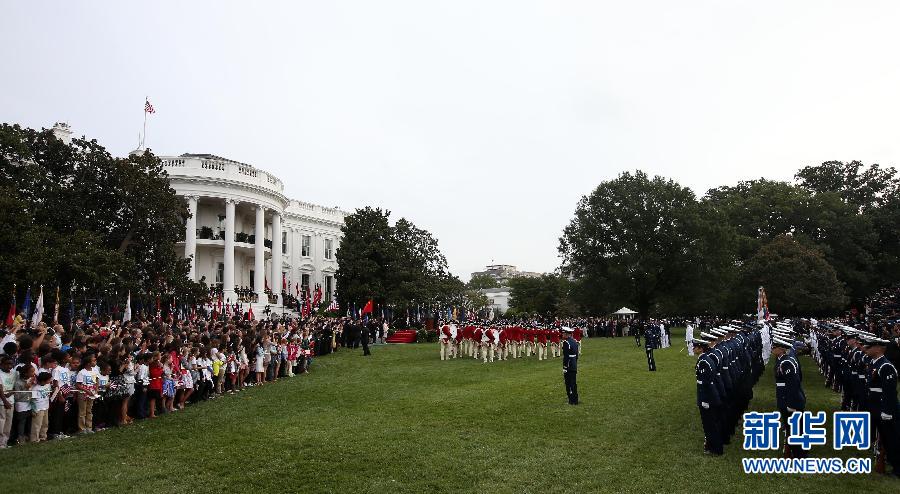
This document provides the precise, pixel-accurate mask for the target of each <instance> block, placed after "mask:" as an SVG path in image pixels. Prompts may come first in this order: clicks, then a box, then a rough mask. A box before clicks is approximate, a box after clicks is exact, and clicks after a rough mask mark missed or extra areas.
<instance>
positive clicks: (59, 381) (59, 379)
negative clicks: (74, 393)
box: [53, 365, 72, 387]
mask: <svg viewBox="0 0 900 494" xmlns="http://www.w3.org/2000/svg"><path fill="white" fill-rule="evenodd" d="M70 374H71V373H70V372H69V368H68V367H66V366H64V365H57V366H56V368H55V369H53V380H54V381H56V385H57V386H59V387H63V386H71V385H72V376H71V375H70Z"/></svg>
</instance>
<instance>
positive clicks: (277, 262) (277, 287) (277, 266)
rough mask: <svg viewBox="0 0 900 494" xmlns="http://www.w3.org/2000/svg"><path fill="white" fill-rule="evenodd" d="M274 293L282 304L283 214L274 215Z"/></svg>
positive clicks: (276, 212) (276, 213) (275, 213)
mask: <svg viewBox="0 0 900 494" xmlns="http://www.w3.org/2000/svg"><path fill="white" fill-rule="evenodd" d="M272 291H273V292H275V294H276V295H277V297H278V302H276V303H277V304H279V305H280V304H281V213H279V212H278V211H275V212H274V213H273V214H272Z"/></svg>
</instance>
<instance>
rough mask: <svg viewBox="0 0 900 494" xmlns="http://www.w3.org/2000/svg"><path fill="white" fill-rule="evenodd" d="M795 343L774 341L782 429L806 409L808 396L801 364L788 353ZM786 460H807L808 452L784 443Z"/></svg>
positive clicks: (777, 392)
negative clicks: (803, 382)
mask: <svg viewBox="0 0 900 494" xmlns="http://www.w3.org/2000/svg"><path fill="white" fill-rule="evenodd" d="M793 347H794V345H793V343H791V342H789V341H787V340H783V339H781V338H779V337H777V336H776V337H775V338H773V339H772V355H773V356H774V357H775V402H776V404H777V406H778V411H780V412H781V420H782V429H785V430H786V429H787V423H788V422H787V420H788V418H790V416H791V415H792V414H793V413H794V412H802V411H803V410H804V409H805V408H806V394H805V393H803V385H802V384H801V382H800V364H799V363H797V360H796V359H795V358H794V357H793V356H791V355H789V354H788V353H787V352H788V350H790V349H793ZM784 456H785V458H806V451H804V450H803V448H800V447H794V446H790V445H788V444H787V441H785V443H784Z"/></svg>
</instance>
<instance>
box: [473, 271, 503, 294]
mask: <svg viewBox="0 0 900 494" xmlns="http://www.w3.org/2000/svg"><path fill="white" fill-rule="evenodd" d="M466 287H467V288H469V289H471V290H484V289H485V288H499V287H500V283H498V282H497V280H496V279H494V277H493V276H489V275H486V274H478V275H475V276H473V277H472V279H470V280H469V282H468V283H466Z"/></svg>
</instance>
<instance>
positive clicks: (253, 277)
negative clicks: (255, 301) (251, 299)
mask: <svg viewBox="0 0 900 494" xmlns="http://www.w3.org/2000/svg"><path fill="white" fill-rule="evenodd" d="M255 275H256V272H254V271H253V270H252V269H251V270H250V290H252V291H256V287H255V286H253V282H255V281H256V276H255Z"/></svg>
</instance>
